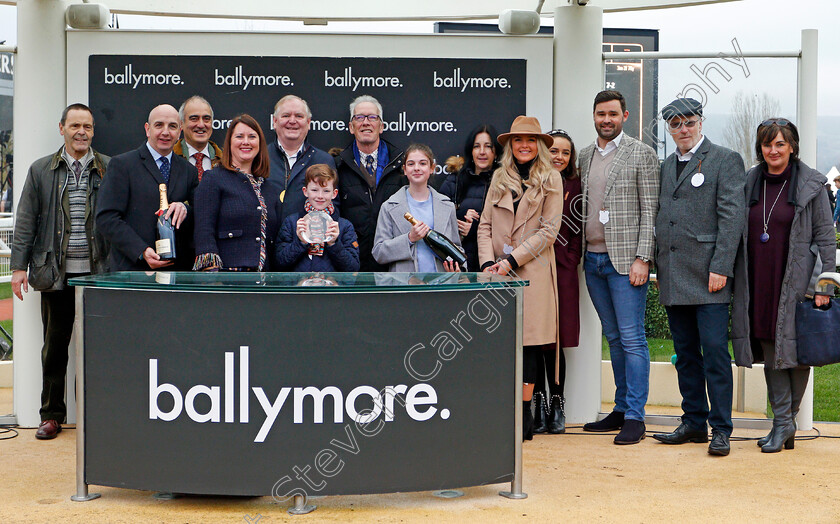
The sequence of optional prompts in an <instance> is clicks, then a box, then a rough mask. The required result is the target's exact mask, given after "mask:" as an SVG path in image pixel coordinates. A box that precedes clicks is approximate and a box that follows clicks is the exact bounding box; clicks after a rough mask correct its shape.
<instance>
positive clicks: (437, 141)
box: [88, 55, 526, 163]
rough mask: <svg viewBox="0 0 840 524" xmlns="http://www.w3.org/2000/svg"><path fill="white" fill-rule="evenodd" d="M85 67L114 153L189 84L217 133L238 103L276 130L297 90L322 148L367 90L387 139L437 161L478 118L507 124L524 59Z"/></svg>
mask: <svg viewBox="0 0 840 524" xmlns="http://www.w3.org/2000/svg"><path fill="white" fill-rule="evenodd" d="M88 71H89V84H88V86H89V87H88V89H89V92H88V95H89V96H88V100H89V101H90V106H91V108H92V109H93V112H94V116H95V118H96V146H97V149H99V150H101V151H102V152H104V153H106V154H108V155H115V154H119V153H122V152H125V151H128V150H130V149H133V148H136V147H138V146H139V145H140V144H141V143H143V141H144V140H145V135H144V133H143V124H144V122H145V121H146V118H147V116H148V112H149V110H151V108H152V107H154V106H155V105H157V104H160V103H169V104H172V105H174V106H175V107H176V108H177V107H178V106H179V105H180V104H181V102H182V101H183V100H185V99H186V98H187V97H189V96H191V95H193V94H199V95H201V96H203V97H205V98H206V99H207V100H208V101H209V102H210V104H211V105H212V106H213V110H214V113H215V115H214V117H215V122H214V128H215V130H214V132H213V140H214V141H215V142H217V143H221V142H222V141H223V140H224V133H225V131H226V127H227V121H229V120H230V119H231V118H232V117H234V116H236V115H237V114H239V113H249V114H251V115H252V116H254V117H255V118H256V119H257V121H258V122H259V123H260V125H261V126H263V131H265V132H266V136H267V137H268V139H269V140H270V139H271V138H272V137H274V132H273V131H272V130H271V127H272V126H271V114H272V112H273V110H274V104H275V103H276V102H277V100H278V99H280V98H281V97H282V96H284V95H286V94H295V95H298V96H300V97H302V98H303V99H305V100H306V101H307V102H308V103H309V107H310V108H311V109H312V113H313V117H312V119H313V122H312V126H311V130H310V134H309V139H310V141H311V142H312V143H313V144H314V145H315V146H316V147H319V148H321V149H324V150H328V149H329V148H331V147H335V146H337V147H342V148H343V147H345V146H346V145H347V144H349V143H350V141H351V139H352V136H351V135H350V134H349V131H348V130H347V122H348V120H349V115H350V112H349V104H350V102H351V101H352V100H353V98H355V97H356V96H359V95H362V94H369V95H372V96H374V97H376V98H377V99H378V100H379V101H380V102H381V103H382V106H383V110H384V116H385V121H386V123H387V126H388V127H387V130H386V132H385V134H384V137H385V138H386V139H387V140H389V141H391V142H394V143H395V144H396V145H397V146H398V147H405V146H406V145H408V143H409V142H423V143H427V144H429V145H430V146H431V147H432V149H433V150H434V151H435V153H436V155H437V158H438V159H439V163H442V160H445V158H446V157H447V156H449V155H453V154H458V153H460V152H461V151H462V146H463V142H464V140H465V139H466V135H467V133H468V132H469V131H470V130H471V129H472V128H473V127H475V125H477V124H478V123H480V122H489V123H491V124H493V125H495V126H496V127H497V128H498V129H508V128H509V127H510V123H511V122H512V121H513V119H514V118H515V117H516V116H517V115H520V114H524V113H525V93H526V90H525V88H526V85H525V82H526V60H524V59H452V58H318V57H274V56H271V57H264V56H263V57H261V56H238V57H237V56H149V55H132V56H126V55H91V56H90V58H89V70H88ZM275 139H276V138H275Z"/></svg>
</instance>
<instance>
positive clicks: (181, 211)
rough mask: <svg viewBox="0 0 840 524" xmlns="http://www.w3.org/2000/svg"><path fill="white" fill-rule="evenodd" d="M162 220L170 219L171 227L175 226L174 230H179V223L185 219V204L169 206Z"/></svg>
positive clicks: (176, 203)
mask: <svg viewBox="0 0 840 524" xmlns="http://www.w3.org/2000/svg"><path fill="white" fill-rule="evenodd" d="M164 218H168V219H170V220H171V221H172V225H173V226H175V229H179V228H180V227H181V223H182V222H183V221H184V219H186V218H187V206H186V204H184V203H183V202H172V203H171V204H169V209H168V210H167V211H166V215H165V217H164Z"/></svg>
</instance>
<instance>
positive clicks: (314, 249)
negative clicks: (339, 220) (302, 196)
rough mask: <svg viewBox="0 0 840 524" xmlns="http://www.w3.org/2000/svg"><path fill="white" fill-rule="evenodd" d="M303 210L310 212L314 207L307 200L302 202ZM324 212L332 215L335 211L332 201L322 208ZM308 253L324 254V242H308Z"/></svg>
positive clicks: (317, 255) (319, 255)
mask: <svg viewBox="0 0 840 524" xmlns="http://www.w3.org/2000/svg"><path fill="white" fill-rule="evenodd" d="M303 210H304V211H306V212H307V213H311V212H313V211H315V208H314V207H313V206H312V204H310V203H309V200H307V201H306V202H304V203H303ZM324 212H325V213H326V214H328V215H330V216H332V214H333V213H334V212H335V208H334V207H333V205H332V202H330V203H329V204H328V205H327V208H326V209H325V210H324ZM309 254H310V255H312V256H316V257H322V256H324V244H323V243H320V242H319V243H317V244H309Z"/></svg>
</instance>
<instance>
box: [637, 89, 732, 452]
mask: <svg viewBox="0 0 840 524" xmlns="http://www.w3.org/2000/svg"><path fill="white" fill-rule="evenodd" d="M662 118H663V119H664V120H665V125H666V126H667V129H668V131H669V132H670V133H671V137H672V138H673V139H674V142H675V143H676V145H677V149H676V151H675V152H674V153H672V154H671V155H669V156H668V158H666V159H665V162H664V163H663V164H662V169H661V172H660V193H659V211H658V213H657V216H656V230H655V231H656V269H657V279H658V281H659V299H660V301H661V302H662V305H663V306H665V310H666V311H667V313H668V324H669V326H670V329H671V334H672V336H673V339H674V351H675V352H676V354H677V363H676V367H677V378H678V380H679V386H680V393H681V394H682V397H683V401H682V409H683V416H682V423H681V424H680V425H679V427H678V428H677V429H676V430H675V431H674V432H673V433H658V434H655V435H654V436H653V438H655V439H656V440H658V441H660V442H664V443H665V444H683V443H685V442H702V443H705V442H708V441H709V437H708V430H707V428H706V423H707V421H708V424H709V425H710V426H712V441H711V443H710V444H709V448H708V452H709V454H711V455H721V456H725V455H728V454H729V436H730V435H731V434H732V368H731V361H730V357H729V346H728V327H729V301H730V298H731V296H732V276H733V267H734V264H735V253H736V251H737V250H738V243H739V242H740V239H741V233H742V230H743V227H744V205H745V204H744V161H743V160H742V159H741V156H740V155H739V154H738V153H736V152H734V151H732V150H729V149H726V148H724V147H721V146H718V145H715V144H713V143H712V142H711V140H709V139H708V138H707V137H704V136H703V107H702V106H701V105H700V103H699V102H698V101H696V100H694V99H691V98H678V99H677V100H674V101H673V102H671V103H670V104H668V105H667V106H665V108H664V109H663V110H662ZM707 388H708V398H709V402H708V403H707V402H706V394H707ZM709 404H711V409H710V406H709Z"/></svg>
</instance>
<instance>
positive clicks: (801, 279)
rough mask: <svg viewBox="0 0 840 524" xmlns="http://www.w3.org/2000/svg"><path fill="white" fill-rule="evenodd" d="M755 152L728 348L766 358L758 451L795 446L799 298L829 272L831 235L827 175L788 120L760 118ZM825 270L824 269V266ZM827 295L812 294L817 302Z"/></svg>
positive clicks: (803, 382) (805, 371)
mask: <svg viewBox="0 0 840 524" xmlns="http://www.w3.org/2000/svg"><path fill="white" fill-rule="evenodd" d="M756 138H757V140H756V154H757V156H758V158H761V159H762V161H761V163H759V164H758V165H757V166H755V167H753V168H752V169H750V171H749V172H748V173H747V182H746V190H745V193H746V203H747V207H746V215H747V221H746V225H745V227H744V233H743V238H742V244H741V248H740V250H739V254H738V258H737V260H736V263H735V280H734V288H733V295H734V303H733V308H732V347H733V350H734V353H735V362H736V363H737V364H738V365H739V366H745V367H751V366H752V363H753V362H761V361H763V362H764V377H765V380H766V381H767V392H768V397H769V399H770V405H771V407H772V408H773V415H774V419H773V429H772V430H771V431H770V433H769V434H768V435H767V436H766V437H764V438H762V439H760V440H759V442H758V444H759V446H761V451H762V452H765V453H775V452H778V451H781V449H782V447H783V446H784V448H785V449H793V446H794V437H795V434H796V426H795V424H794V418H795V417H796V414H797V413H798V412H799V404H800V402H801V401H802V396H803V395H804V393H805V388H806V386H807V385H808V377H809V376H810V368H808V367H800V366H799V365H798V362H797V356H796V325H795V314H796V304H797V303H798V302H801V301H802V300H805V299H806V295H809V296H813V295H814V286H815V284H816V277H817V276H818V275H819V274H820V272H822V271H823V270H829V271H834V268H835V238H834V228H833V227H832V217H831V208H830V205H829V203H828V197H827V196H826V193H825V190H824V189H823V184H824V183H825V176H823V175H821V174H820V173H818V172H817V171H816V170H814V169H811V168H810V167H808V166H807V165H805V164H804V163H803V162H802V161H800V160H799V159H798V153H799V132H798V131H797V129H796V127H795V126H794V125H793V123H791V122H789V121H787V120H784V119H771V120H766V121H764V122H762V123H761V125H760V126H759V128H758V133H757V137H756ZM824 268H825V269H824ZM828 300H829V297H828V296H824V295H817V296H815V297H814V301H815V303H816V305H817V306H820V305H825V304H827V303H828Z"/></svg>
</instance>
